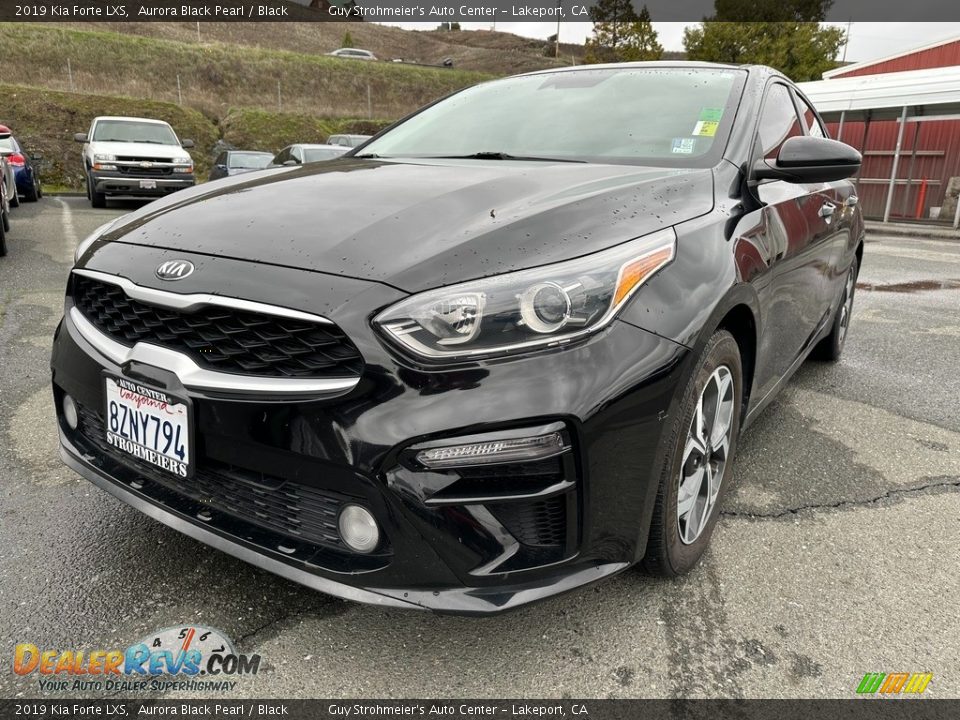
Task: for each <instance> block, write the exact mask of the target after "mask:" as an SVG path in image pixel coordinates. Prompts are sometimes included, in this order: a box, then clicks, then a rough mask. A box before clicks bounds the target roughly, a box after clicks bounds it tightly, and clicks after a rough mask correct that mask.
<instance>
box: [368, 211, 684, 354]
mask: <svg viewBox="0 0 960 720" xmlns="http://www.w3.org/2000/svg"><path fill="white" fill-rule="evenodd" d="M676 241H677V236H676V233H675V232H674V231H673V229H672V228H668V229H666V230H661V231H658V232H655V233H653V234H651V235H647V236H645V237H642V238H639V239H637V240H631V241H629V242H626V243H623V244H622V245H617V246H616V247H613V248H610V249H609V250H604V251H602V252H598V253H594V254H592V255H587V256H585V257H582V258H577V259H575V260H569V261H566V262H562V263H557V264H555V265H547V266H544V267H539V268H534V269H532V270H521V271H519V272H513V273H507V274H505V275H497V276H494V277H489V278H484V279H482V280H474V281H471V282H465V283H461V284H459V285H451V286H449V287H445V288H439V289H437V290H429V291H427V292H424V293H420V294H419V295H414V296H412V297H409V298H407V299H406V300H403V301H401V302H399V303H397V304H396V305H393V306H392V307H389V308H387V309H386V310H384V311H383V312H382V313H380V314H379V315H378V316H377V317H376V318H374V320H373V322H374V325H375V326H376V328H377V329H378V330H379V331H380V332H381V333H383V334H384V335H385V336H386V337H387V338H388V339H389V340H391V341H393V342H395V343H397V344H399V345H400V346H401V347H402V348H404V349H406V350H409V351H412V352H413V353H415V354H416V355H419V356H420V357H423V358H428V359H434V360H454V359H461V358H469V357H477V356H489V355H498V354H506V353H511V352H517V351H524V350H528V349H532V348H536V347H540V346H547V345H557V344H560V343H564V342H569V341H571V340H573V339H575V338H578V337H581V336H584V335H587V334H589V333H593V332H596V331H597V330H599V329H600V328H602V327H605V326H606V325H607V324H608V323H610V321H611V320H613V318H614V317H615V316H616V314H617V311H619V310H620V308H621V307H623V304H624V303H625V302H626V301H627V300H628V299H629V298H630V296H631V295H632V294H633V292H634V291H636V289H637V288H638V287H640V285H642V284H643V283H644V282H645V281H646V280H647V279H649V278H650V277H651V276H652V275H653V274H654V273H656V272H657V271H658V270H660V268H662V267H663V266H664V265H666V264H667V263H669V262H670V261H671V260H672V259H673V256H674V252H675V249H676Z"/></svg>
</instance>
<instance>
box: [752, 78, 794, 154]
mask: <svg viewBox="0 0 960 720" xmlns="http://www.w3.org/2000/svg"><path fill="white" fill-rule="evenodd" d="M796 135H803V128H802V127H801V125H800V119H799V118H798V117H797V109H796V107H795V106H794V104H793V98H791V97H790V91H789V90H788V89H787V86H786V85H781V84H780V83H775V84H773V85H771V86H770V87H769V89H768V90H767V96H766V98H765V99H764V102H763V114H762V115H761V116H760V125H759V127H758V128H757V142H758V143H759V146H760V147H759V148H758V152H759V154H760V155H762V156H763V157H764V158H765V159H767V160H775V159H776V157H777V153H779V152H780V146H781V145H783V142H784V140H787V139H788V138H792V137H794V136H796Z"/></svg>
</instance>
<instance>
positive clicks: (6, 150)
mask: <svg viewBox="0 0 960 720" xmlns="http://www.w3.org/2000/svg"><path fill="white" fill-rule="evenodd" d="M0 155H3V156H4V157H5V158H6V159H7V162H8V163H9V164H10V167H11V168H13V175H14V191H15V194H16V195H18V196H19V195H22V196H23V199H24V200H26V201H27V202H36V201H37V200H39V199H40V198H41V197H43V190H42V188H41V187H40V177H39V175H38V174H37V170H36V166H35V165H34V163H35V162H39V161H40V160H42V159H43V158H41V157H40V156H39V155H34V156H33V157H31V156H30V154H29V153H28V152H27V151H26V150H24V148H23V146H22V145H21V144H20V143H19V142H17V139H16V138H15V137H14V136H13V133H12V131H11V130H10V128H8V127H7V126H6V125H0ZM19 204H20V200H19V197H17V198H16V200H15V201H14V203H13V205H14V207H16V206H17V205H19Z"/></svg>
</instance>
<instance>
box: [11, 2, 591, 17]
mask: <svg viewBox="0 0 960 720" xmlns="http://www.w3.org/2000/svg"><path fill="white" fill-rule="evenodd" d="M289 11H290V8H289V6H285V5H273V4H264V3H246V2H239V3H229V4H216V3H212V4H209V5H150V4H145V3H129V2H120V3H117V4H110V3H103V4H95V5H84V4H67V3H44V2H40V3H18V4H17V5H16V6H15V8H14V17H15V18H23V19H34V20H43V19H61V18H63V19H66V18H74V19H84V20H93V19H115V20H122V19H130V20H155V19H160V18H184V19H190V20H204V19H209V20H227V19H234V20H238V19H256V18H272V19H278V18H284V17H290V12H289ZM326 14H327V15H328V16H329V17H330V19H345V18H348V17H353V18H357V17H362V18H366V19H371V20H375V19H378V18H386V19H391V18H392V19H402V18H419V19H424V20H436V19H462V18H501V17H508V18H526V19H531V18H545V19H554V20H575V19H578V18H580V19H589V16H590V12H589V10H588V7H587V6H586V5H572V6H571V7H569V8H564V7H541V6H537V5H533V4H531V5H509V6H505V5H500V4H498V5H469V4H463V5H460V4H454V5H432V4H431V5H399V4H396V5H394V4H384V5H379V4H376V3H364V4H362V5H350V6H338V5H333V4H331V5H330V7H329V8H327V11H326Z"/></svg>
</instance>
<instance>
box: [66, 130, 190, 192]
mask: <svg viewBox="0 0 960 720" xmlns="http://www.w3.org/2000/svg"><path fill="white" fill-rule="evenodd" d="M73 137H74V140H76V141H77V142H79V143H83V169H84V172H85V173H86V186H87V199H88V200H89V201H90V203H91V204H92V205H93V207H95V208H102V207H106V204H107V196H108V195H127V196H136V197H160V196H163V195H167V194H169V193H172V192H175V191H176V190H180V189H182V188H187V187H192V186H193V185H194V183H195V179H194V174H193V158H191V157H190V154H189V153H188V152H187V151H186V149H185V148H191V147H193V140H180V139H179V138H178V137H177V134H176V133H175V132H174V131H173V128H172V127H170V125H168V124H167V123H165V122H163V121H162V120H151V119H149V118H136V117H107V116H101V117H96V118H94V119H93V122H91V123H90V130H89V131H88V132H86V133H77V134H76V135H74V136H73Z"/></svg>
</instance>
